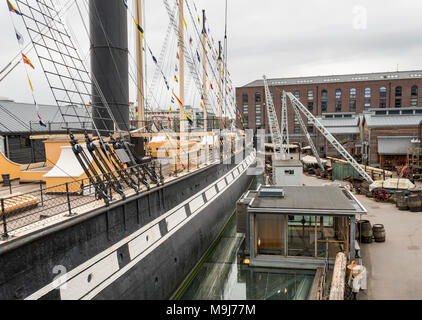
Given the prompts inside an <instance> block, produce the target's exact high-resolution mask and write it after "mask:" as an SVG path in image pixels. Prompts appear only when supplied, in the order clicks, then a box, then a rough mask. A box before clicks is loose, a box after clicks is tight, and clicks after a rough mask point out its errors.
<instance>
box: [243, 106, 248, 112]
mask: <svg viewBox="0 0 422 320" xmlns="http://www.w3.org/2000/svg"><path fill="white" fill-rule="evenodd" d="M248 112H249V106H248V105H244V106H243V114H248Z"/></svg>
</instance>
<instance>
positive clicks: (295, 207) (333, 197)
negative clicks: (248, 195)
mask: <svg viewBox="0 0 422 320" xmlns="http://www.w3.org/2000/svg"><path fill="white" fill-rule="evenodd" d="M283 190H284V197H282V198H277V197H263V196H257V197H255V199H254V200H253V201H252V203H251V204H250V209H249V210H250V211H253V212H289V213H291V214H294V213H295V212H297V213H298V214H305V213H312V212H318V214H335V215H341V214H347V215H354V214H356V213H365V212H366V210H365V209H364V208H363V207H362V205H361V204H360V203H359V202H358V201H357V200H356V199H350V198H349V197H348V196H346V194H345V192H347V191H346V190H344V191H343V189H340V188H338V187H332V186H318V187H309V186H306V187H283Z"/></svg>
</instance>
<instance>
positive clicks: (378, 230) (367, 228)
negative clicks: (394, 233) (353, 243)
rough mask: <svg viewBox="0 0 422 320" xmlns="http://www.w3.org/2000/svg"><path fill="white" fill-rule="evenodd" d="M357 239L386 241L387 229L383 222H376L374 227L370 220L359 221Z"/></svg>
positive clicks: (370, 241)
mask: <svg viewBox="0 0 422 320" xmlns="http://www.w3.org/2000/svg"><path fill="white" fill-rule="evenodd" d="M356 236H357V239H358V240H360V242H361V243H372V241H373V240H375V242H385V229H384V226H383V225H382V224H375V225H374V226H373V227H372V225H371V222H369V221H368V220H359V221H358V222H357V233H356Z"/></svg>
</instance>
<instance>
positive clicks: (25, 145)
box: [19, 137, 31, 148]
mask: <svg viewBox="0 0 422 320" xmlns="http://www.w3.org/2000/svg"><path fill="white" fill-rule="evenodd" d="M19 140H20V146H21V148H30V147H31V139H29V138H26V137H20V138H19Z"/></svg>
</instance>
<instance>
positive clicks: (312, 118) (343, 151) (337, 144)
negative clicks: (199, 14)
mask: <svg viewBox="0 0 422 320" xmlns="http://www.w3.org/2000/svg"><path fill="white" fill-rule="evenodd" d="M287 97H288V98H289V99H290V101H291V103H292V106H293V108H295V109H297V111H301V112H302V113H303V114H304V115H305V117H306V118H307V119H308V122H312V123H313V124H314V126H315V128H316V129H317V130H318V131H319V132H320V133H321V134H322V135H323V136H324V137H325V138H326V139H327V140H328V142H330V143H331V145H332V146H333V147H334V148H335V149H336V150H337V151H338V152H339V153H340V154H341V155H342V156H343V157H344V158H345V159H346V160H347V162H349V163H350V164H351V166H352V167H353V168H355V170H356V171H357V172H359V174H360V175H361V176H362V177H363V178H364V179H365V180H366V181H368V182H369V183H371V184H372V183H374V180H372V178H371V177H370V176H369V175H368V174H367V173H366V171H365V170H363V169H362V167H361V166H360V165H359V163H357V161H356V160H355V159H354V158H353V157H352V156H351V155H350V154H349V153H348V152H347V150H346V149H345V148H344V147H343V146H342V145H341V143H340V142H338V141H337V139H336V138H334V136H333V135H332V134H331V133H330V132H329V131H328V130H327V129H326V128H325V127H324V126H323V125H322V124H321V122H320V121H319V120H318V119H317V118H316V117H315V116H314V115H313V114H312V113H311V112H310V111H309V110H308V108H306V107H305V106H304V105H303V104H302V103H301V102H300V101H299V100H298V99H297V98H296V97H295V96H294V95H293V94H292V93H291V92H288V93H287ZM295 112H296V111H295ZM314 147H315V146H314Z"/></svg>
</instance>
